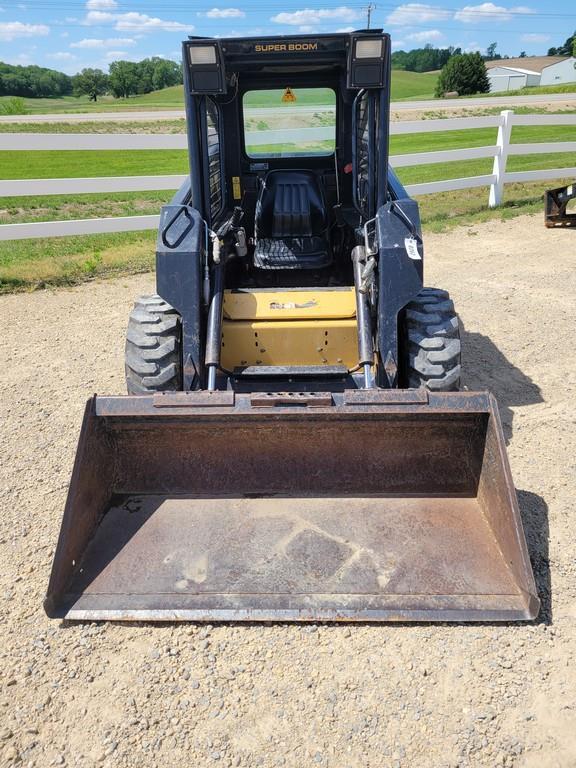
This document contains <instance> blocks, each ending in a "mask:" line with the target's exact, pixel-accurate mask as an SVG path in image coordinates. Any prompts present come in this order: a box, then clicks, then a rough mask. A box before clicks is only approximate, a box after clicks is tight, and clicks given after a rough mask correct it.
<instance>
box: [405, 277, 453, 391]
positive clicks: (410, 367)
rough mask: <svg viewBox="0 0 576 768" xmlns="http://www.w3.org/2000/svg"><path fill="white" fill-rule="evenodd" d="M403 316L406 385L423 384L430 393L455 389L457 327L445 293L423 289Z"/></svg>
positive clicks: (421, 385)
mask: <svg viewBox="0 0 576 768" xmlns="http://www.w3.org/2000/svg"><path fill="white" fill-rule="evenodd" d="M403 316H404V329H403V330H404V333H403V334H402V336H403V338H404V358H405V360H404V363H405V365H404V371H405V378H406V379H407V386H408V387H410V388H417V387H425V388H426V389H428V390H430V391H431V392H450V391H453V390H457V389H459V387H460V372H461V345H460V327H459V322H458V315H457V314H456V310H455V309H454V303H453V302H452V300H451V299H450V295H449V294H448V292H447V291H442V290H440V289H439V288H423V289H422V290H421V291H420V293H419V294H418V296H417V297H416V298H415V299H414V300H413V301H411V302H410V303H409V304H408V305H407V307H406V309H405V311H404V313H403Z"/></svg>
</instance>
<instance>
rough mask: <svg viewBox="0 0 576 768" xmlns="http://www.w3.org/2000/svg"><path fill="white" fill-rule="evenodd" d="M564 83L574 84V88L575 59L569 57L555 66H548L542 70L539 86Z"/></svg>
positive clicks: (575, 79)
mask: <svg viewBox="0 0 576 768" xmlns="http://www.w3.org/2000/svg"><path fill="white" fill-rule="evenodd" d="M564 83H574V86H575V87H576V59H575V58H574V56H570V58H568V59H564V61H557V62H556V63H555V64H549V65H548V66H547V67H544V69H543V70H542V76H541V77H540V85H562V84H564Z"/></svg>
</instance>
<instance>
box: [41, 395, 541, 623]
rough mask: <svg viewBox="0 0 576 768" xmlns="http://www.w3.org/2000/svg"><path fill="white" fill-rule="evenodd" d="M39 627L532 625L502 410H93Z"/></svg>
mask: <svg viewBox="0 0 576 768" xmlns="http://www.w3.org/2000/svg"><path fill="white" fill-rule="evenodd" d="M291 398H293V399H294V403H293V404H292V399H291ZM45 608H46V611H47V613H48V615H49V616H51V617H61V618H68V619H79V620H96V619H114V620H151V621H154V620H157V621H169V620H194V621H215V620H223V621H253V620H258V621H278V620H290V621H323V620H328V621H338V620H344V621H511V620H528V619H533V618H534V617H535V616H536V615H537V613H538V609H539V601H538V598H537V596H536V590H535V585H534V579H533V575H532V571H531V568H530V562H529V559H528V554H527V550H526V543H525V539H524V533H523V530H522V524H521V519H520V514H519V510H518V505H517V501H516V494H515V491H514V486H513V483H512V478H511V474H510V469H509V466H508V460H507V457H506V453H505V449H504V440H503V436H502V430H501V426H500V422H499V418H498V414H497V409H496V405H495V401H494V400H493V398H491V397H490V396H488V395H486V394H482V393H480V394H474V393H449V394H432V393H431V394H430V395H427V394H426V393H424V392H420V391H418V392H414V391H409V390H406V391H402V390H396V391H393V390H387V391H371V392H363V391H356V392H344V393H339V394H331V393H320V394H318V393H316V394H313V395H310V396H308V395H306V394H305V393H302V394H298V393H292V394H291V396H290V397H289V396H287V395H285V396H282V397H275V396H274V395H268V396H262V395H260V396H258V397H255V396H252V397H251V396H250V395H249V394H247V395H242V394H236V395H234V393H231V392H227V393H217V392H216V393H211V394H209V393H202V392H198V393H177V394H172V395H157V396H154V397H152V396H150V397H148V396H144V397H118V398H100V397H97V398H92V399H91V400H89V402H88V404H87V407H86V412H85V417H84V423H83V426H82V432H81V435H80V441H79V446H78V452H77V456H76V462H75V466H74V471H73V476H72V480H71V484H70V491H69V495H68V500H67V504H66V509H65V513H64V520H63V523H62V530H61V533H60V539H59V542H58V547H57V550H56V555H55V560H54V565H53V569H52V575H51V579H50V584H49V587H48V594H47V597H46V601H45Z"/></svg>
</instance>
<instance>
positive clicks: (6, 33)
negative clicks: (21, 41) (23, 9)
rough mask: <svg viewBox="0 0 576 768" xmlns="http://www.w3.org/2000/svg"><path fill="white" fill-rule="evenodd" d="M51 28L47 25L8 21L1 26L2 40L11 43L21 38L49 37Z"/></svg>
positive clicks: (0, 35) (0, 34) (0, 36)
mask: <svg viewBox="0 0 576 768" xmlns="http://www.w3.org/2000/svg"><path fill="white" fill-rule="evenodd" d="M49 33H50V27H47V26H46V25H45V24H23V23H22V22H21V21H7V22H6V23H4V24H0V40H4V41H6V42H10V40H16V38H19V37H37V36H38V35H47V34H49Z"/></svg>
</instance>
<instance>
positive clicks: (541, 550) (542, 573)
mask: <svg viewBox="0 0 576 768" xmlns="http://www.w3.org/2000/svg"><path fill="white" fill-rule="evenodd" d="M516 494H517V496H518V504H519V506H520V514H521V515H522V524H523V526H524V532H525V534H526V543H527V544H528V553H529V555H530V561H531V563H532V570H533V571H534V578H535V580H536V589H537V591H538V597H539V598H540V602H541V606H540V613H539V614H538V618H537V619H536V622H535V623H536V624H552V580H551V577H550V562H549V560H548V541H549V528H548V505H547V504H546V502H545V501H544V499H543V498H542V496H538V495H537V494H536V493H532V492H531V491H516Z"/></svg>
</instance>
